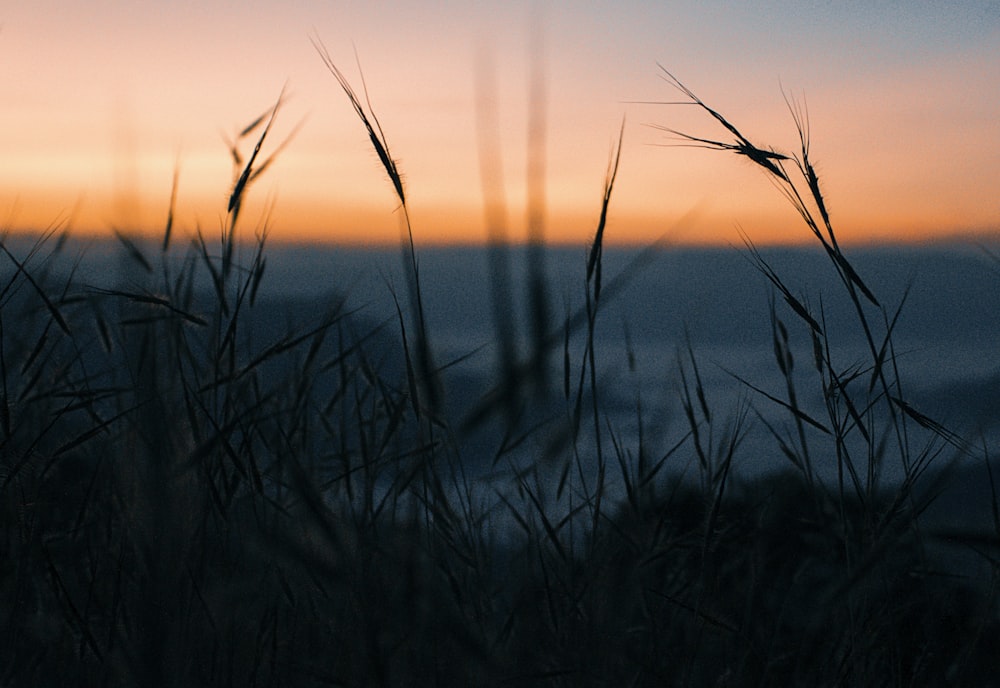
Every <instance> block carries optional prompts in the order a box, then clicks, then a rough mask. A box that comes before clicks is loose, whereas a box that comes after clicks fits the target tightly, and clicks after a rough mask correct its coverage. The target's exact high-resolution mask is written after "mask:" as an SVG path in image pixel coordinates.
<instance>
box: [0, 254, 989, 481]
mask: <svg viewBox="0 0 1000 688" xmlns="http://www.w3.org/2000/svg"><path fill="white" fill-rule="evenodd" d="M8 244H9V245H11V246H12V247H13V250H15V253H17V252H18V251H20V252H21V255H25V251H26V250H27V249H26V247H25V246H24V245H19V244H18V243H17V242H8ZM78 250H79V247H76V246H72V247H70V248H69V249H68V250H67V254H68V255H73V252H74V251H78ZM150 250H151V252H154V253H155V251H154V249H153V248H152V247H151V249H150ZM266 255H267V269H266V273H265V277H264V280H263V286H262V287H261V297H262V298H263V299H265V300H270V301H271V302H272V303H274V304H278V303H280V304H282V305H281V306H280V309H278V307H276V310H275V311H274V313H273V318H274V319H275V320H283V319H288V318H292V317H293V315H294V316H295V317H296V318H298V319H299V320H301V321H308V319H309V318H310V317H317V316H316V314H317V313H318V310H317V308H318V305H320V304H323V303H329V302H332V301H334V300H335V299H337V298H341V297H343V298H346V301H347V305H348V307H349V308H351V309H356V315H355V317H356V318H358V319H359V320H360V321H362V322H368V323H370V324H371V325H372V326H374V325H375V324H379V323H386V331H387V332H389V333H391V334H393V335H395V333H398V323H397V319H396V318H397V316H396V305H395V304H396V302H395V301H394V298H393V294H394V293H395V295H396V297H397V298H398V301H399V304H400V306H401V307H402V308H403V311H404V313H405V312H406V308H407V298H408V297H407V289H406V281H405V279H404V277H403V275H404V273H403V258H402V255H401V253H400V251H399V250H398V249H391V250H389V249H387V250H361V249H343V248H332V247H304V246H297V247H271V248H270V249H269V250H268V251H267V253H266ZM848 255H849V257H850V260H851V262H852V264H853V265H854V266H855V268H856V269H857V271H858V273H859V274H860V275H861V277H862V279H864V280H865V282H866V283H867V284H868V286H869V287H870V288H871V290H872V291H873V292H874V293H875V294H876V295H877V297H878V298H879V300H880V303H881V305H882V306H883V308H884V309H885V312H886V318H887V319H889V320H891V319H892V318H894V317H895V316H896V311H897V309H899V317H898V320H897V321H896V324H895V326H894V343H895V354H896V361H897V364H898V366H899V367H900V371H901V377H902V380H903V389H902V390H901V392H902V396H903V397H905V398H906V399H908V400H910V401H911V402H912V404H913V405H914V407H916V408H918V409H919V410H920V411H921V413H924V414H925V415H926V416H928V417H930V418H933V419H934V420H937V421H939V422H941V423H943V424H945V425H946V426H948V427H949V428H951V429H954V430H955V431H957V432H959V433H960V434H961V435H962V436H963V437H967V438H968V439H969V440H970V441H973V442H979V443H980V444H981V443H982V442H983V441H986V442H987V443H988V445H991V446H992V447H993V448H994V451H993V453H994V454H995V453H997V452H1000V445H998V444H997V439H998V437H1000V347H998V346H997V344H998V342H1000V264H998V263H996V262H995V261H994V260H993V259H992V258H991V257H990V256H989V255H987V254H986V253H985V252H984V251H982V250H980V249H978V248H976V247H974V246H960V245H947V246H946V245H936V246H925V247H881V248H867V249H852V250H849V251H848ZM762 256H763V258H764V260H766V261H767V263H768V265H769V266H770V267H771V268H773V270H774V272H775V273H776V274H778V275H779V276H780V277H781V279H782V280H783V281H784V282H785V283H786V284H787V286H788V287H789V288H790V290H791V291H792V292H793V293H794V294H795V295H796V297H797V298H799V299H800V300H801V301H802V302H803V303H806V304H807V305H808V306H809V308H810V309H811V310H812V312H813V313H814V314H815V315H816V317H817V318H818V319H822V321H823V323H824V328H825V331H826V332H827V334H828V336H829V341H830V347H831V350H832V352H833V356H834V359H835V362H836V363H837V364H838V366H840V367H841V368H842V369H844V370H846V369H848V368H850V367H851V365H853V364H855V363H857V364H862V365H869V364H870V356H868V354H867V348H866V345H865V340H864V339H863V337H862V336H861V329H860V328H859V326H858V320H857V314H856V313H855V312H854V310H853V307H852V305H851V302H850V301H849V299H847V298H846V296H845V291H844V289H843V287H842V286H841V285H840V284H838V281H837V276H836V273H835V271H834V270H833V268H832V266H831V264H830V262H829V260H828V259H827V258H826V257H825V256H824V255H823V254H822V252H821V251H820V250H818V249H816V248H802V249H768V250H763V251H762ZM173 257H174V258H176V259H177V260H179V259H180V254H179V253H178V255H176V256H173ZM248 257H249V256H244V258H245V259H248ZM507 260H508V261H509V265H510V270H511V276H510V277H511V278H510V285H511V290H510V293H508V294H507V295H506V296H505V298H504V302H505V303H507V304H509V306H508V307H509V309H510V313H511V314H512V316H513V323H514V328H513V329H514V331H513V333H512V334H513V335H514V337H515V338H516V339H517V341H518V342H519V344H520V347H521V350H522V352H523V351H526V349H527V346H528V336H529V333H528V331H527V325H528V322H529V316H528V294H527V285H528V283H529V281H528V279H527V275H526V253H525V250H524V249H522V248H512V249H510V250H509V252H508V254H507ZM586 260H587V254H586V249H584V248H582V247H581V248H554V249H550V250H548V251H547V253H546V256H545V269H546V275H547V281H546V285H547V286H546V289H547V291H548V304H549V313H550V314H551V317H550V322H551V326H552V328H553V330H555V331H557V333H561V331H562V327H563V323H564V321H565V320H566V318H567V317H571V316H572V315H573V314H574V313H576V312H578V311H579V310H580V309H582V308H583V307H584V304H585V294H586ZM63 262H64V264H65V265H69V264H71V261H69V260H64V261H63ZM130 265H131V263H130V261H129V260H128V259H126V258H124V257H123V256H122V253H121V251H120V250H118V249H115V248H109V247H108V246H105V245H100V244H99V245H95V246H92V247H91V248H90V249H89V250H88V251H87V253H86V255H85V257H84V259H83V260H82V262H81V263H80V265H79V266H78V268H77V270H78V272H77V274H78V276H79V277H80V278H81V279H82V280H84V281H86V282H88V283H92V284H95V285H105V286H107V285H108V284H109V283H113V284H118V285H121V284H128V283H129V282H130V281H135V280H137V279H138V277H137V276H136V272H135V270H134V269H133V268H131V267H130ZM489 265H490V263H489V254H488V252H487V251H486V250H485V249H482V248H431V249H424V250H419V251H418V266H419V272H420V279H421V286H422V294H423V299H424V307H425V311H426V316H427V324H428V331H429V333H430V339H431V342H432V345H433V347H434V353H435V357H436V360H437V362H438V363H439V364H446V363H449V362H452V361H459V360H460V359H461V362H460V363H458V364H456V365H454V366H453V367H450V368H449V369H448V376H449V377H448V379H449V380H450V381H451V389H450V390H449V391H450V394H451V396H452V397H453V398H454V399H455V400H456V401H455V403H456V405H466V406H467V405H469V404H474V403H475V401H476V400H477V399H478V398H481V397H482V396H483V395H484V394H485V393H486V392H487V391H488V389H489V388H490V386H491V384H492V383H493V382H495V374H494V371H495V370H496V343H497V341H498V337H497V335H496V327H495V322H494V318H493V315H492V314H493V312H494V310H493V309H494V306H493V299H494V297H495V294H494V293H493V291H494V283H493V281H492V280H491V278H490V270H489ZM0 274H2V275H7V274H10V265H9V263H8V264H7V265H4V266H3V268H2V271H0ZM602 283H603V287H604V293H603V295H602V299H601V302H600V304H599V309H598V312H597V316H596V324H597V331H596V340H595V349H596V353H597V360H598V367H599V369H600V371H601V384H600V386H601V388H603V389H604V394H605V398H604V399H602V401H603V403H604V404H605V407H606V409H607V411H608V413H609V417H610V418H611V419H612V420H613V422H616V423H618V424H619V430H620V432H621V433H622V437H625V438H628V437H630V436H632V435H633V434H634V433H635V432H636V431H637V429H636V425H637V423H636V406H637V404H638V403H640V400H641V404H642V407H643V409H644V411H645V413H647V414H648V417H649V420H648V421H646V422H652V421H655V422H657V423H659V424H661V425H663V426H664V427H668V426H669V428H670V429H672V430H673V431H675V432H676V431H679V430H680V429H683V427H684V420H683V417H682V415H681V412H680V407H679V403H678V399H679V392H680V388H681V384H680V373H679V370H680V365H681V362H682V361H683V362H684V365H685V366H688V374H689V375H690V372H691V371H690V367H689V366H690V362H689V359H688V354H687V342H690V345H691V348H692V349H693V351H694V353H695V360H696V361H697V364H698V368H699V374H700V376H701V379H702V382H703V384H704V386H705V389H706V396H707V398H708V401H709V402H710V404H711V405H712V407H713V409H714V410H715V411H716V412H717V414H718V417H723V418H724V417H727V416H734V415H735V414H736V413H737V411H738V409H739V408H741V406H740V405H741V404H744V405H745V404H747V403H749V404H751V405H752V408H753V409H754V411H753V412H751V413H750V414H749V416H748V417H749V419H750V420H751V424H752V425H753V426H754V428H755V429H754V431H753V432H751V433H750V434H749V435H748V439H747V442H748V444H749V446H750V450H748V451H747V452H746V454H747V455H748V456H752V457H754V458H753V459H748V460H747V462H746V463H747V464H749V465H746V466H745V468H746V469H747V470H749V471H751V472H752V471H753V470H756V468H757V466H754V465H752V464H753V462H754V461H761V462H762V466H763V467H765V468H766V467H767V466H771V467H773V465H774V464H773V462H774V461H780V459H772V458H770V457H772V456H773V455H774V454H776V453H777V452H776V451H775V450H774V442H773V440H771V439H770V438H769V437H768V436H767V433H766V431H765V430H764V429H763V424H762V423H761V422H760V420H761V419H773V420H774V421H775V422H782V421H787V414H785V413H783V412H780V409H778V408H777V407H776V406H775V405H774V404H773V402H770V401H768V400H767V399H766V398H765V397H764V396H763V395H762V394H760V393H759V392H755V391H752V390H751V389H750V388H749V387H748V386H747V385H745V384H743V383H742V382H740V380H739V379H737V378H742V379H743V380H744V381H746V382H748V383H750V384H752V385H754V386H756V387H758V388H759V389H761V390H763V391H765V392H767V393H769V394H772V395H774V396H777V397H780V398H785V390H784V383H783V380H782V378H781V376H780V374H779V371H778V368H777V365H776V363H775V358H774V348H773V342H772V325H771V320H770V317H769V310H770V303H771V302H772V301H773V302H774V304H775V312H776V313H777V315H778V317H779V318H780V319H781V321H782V322H783V323H784V324H785V325H786V326H787V328H788V331H789V336H790V340H791V342H792V347H793V353H794V356H795V362H796V368H795V369H796V382H797V385H798V386H799V389H800V393H801V394H802V397H803V404H805V405H807V406H809V405H811V408H814V409H820V408H821V404H822V400H821V399H819V397H818V393H817V391H816V390H818V385H817V383H816V372H815V370H814V368H813V367H812V360H813V353H812V343H811V339H810V337H809V333H808V330H807V328H806V327H805V326H803V324H802V323H801V322H800V321H799V320H798V319H797V318H796V316H795V315H794V314H793V313H792V312H791V310H790V309H789V308H788V307H787V306H785V304H784V303H783V302H782V299H781V297H780V295H776V294H775V290H774V289H773V288H772V286H771V285H770V283H769V282H768V280H767V278H766V277H765V276H764V275H763V274H762V273H761V271H760V270H758V269H757V268H756V267H755V266H754V265H753V264H752V263H751V261H750V260H748V257H747V254H746V252H745V251H740V250H737V249H690V248H689V249H670V250H663V251H661V252H658V253H655V254H648V253H643V252H642V251H640V250H632V249H608V250H606V251H605V252H604V255H603V272H602ZM202 287H205V288H207V282H206V283H204V284H202ZM289 304H291V305H289ZM866 308H867V309H868V312H869V314H871V315H872V316H873V317H875V318H876V319H878V320H880V319H881V318H882V316H881V315H880V314H879V311H878V309H875V308H873V307H871V306H870V305H868V306H866ZM296 314H297V315H296ZM303 324H308V323H307V322H303ZM560 337H561V335H560ZM393 339H394V338H393V337H389V338H388V339H387V340H386V341H390V340H393ZM395 339H396V340H398V337H395ZM559 341H560V344H559V346H558V347H557V349H558V350H557V351H554V352H553V355H552V357H551V359H550V361H549V363H550V366H551V368H552V371H553V376H552V378H553V380H554V381H555V382H556V383H558V385H561V380H562V374H563V372H562V367H561V366H562V360H561V346H562V345H561V338H560V340H559ZM570 349H571V360H572V363H573V366H574V367H573V372H572V374H573V380H574V384H575V382H576V380H577V379H578V376H579V366H580V364H581V361H582V356H583V341H582V337H581V336H579V334H577V335H575V336H574V337H573V339H572V340H571V347H570ZM689 382H690V377H689ZM758 413H759V416H758ZM755 443H756V444H755ZM754 446H757V447H759V449H758V450H757V451H754V450H753V447H754ZM768 462H771V463H768Z"/></svg>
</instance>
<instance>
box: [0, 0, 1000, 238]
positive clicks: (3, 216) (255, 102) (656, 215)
mask: <svg viewBox="0 0 1000 688" xmlns="http://www.w3.org/2000/svg"><path fill="white" fill-rule="evenodd" d="M751 5H752V6H751ZM314 41H319V42H321V43H322V44H323V45H324V46H325V47H326V49H327V50H328V52H329V54H330V56H331V58H332V59H333V61H334V62H335V63H336V64H337V65H338V67H339V68H340V69H341V71H342V72H343V73H344V75H345V76H346V78H347V79H348V80H349V81H350V82H351V83H352V84H353V85H354V87H355V89H356V90H357V91H358V92H359V93H361V92H363V90H362V83H361V73H363V75H364V84H365V86H367V93H368V97H369V99H370V103H371V106H372V108H373V110H374V112H375V114H376V116H377V117H378V119H379V121H380V123H381V125H382V128H383V130H384V132H385V136H386V138H387V141H388V144H389V148H390V152H391V154H392V155H393V157H394V158H395V159H396V161H397V163H398V166H399V169H400V171H401V172H402V175H403V178H404V183H405V189H406V194H407V207H408V209H409V213H410V218H411V221H412V228H413V235H414V238H415V240H416V241H417V242H418V243H423V244H438V243H454V242H461V243H477V242H482V241H484V240H485V239H486V238H487V237H488V236H504V237H507V238H508V239H510V240H513V241H520V240H523V239H524V238H525V236H526V232H527V229H526V228H527V225H528V221H527V210H526V207H527V200H526V199H527V196H528V195H529V194H528V188H529V186H531V185H529V184H528V182H527V179H528V175H527V169H528V159H529V155H528V152H529V150H533V151H535V152H536V156H535V157H534V159H535V160H541V161H543V169H544V173H543V174H542V176H541V178H542V179H543V181H542V182H541V183H540V184H537V185H534V186H532V187H531V188H534V189H536V190H538V191H540V192H541V193H544V199H545V200H544V206H543V208H544V212H543V215H542V216H543V218H544V223H543V228H544V236H545V238H546V240H547V241H551V242H554V243H583V242H588V241H590V240H591V238H592V237H593V234H594V230H595V228H596V225H597V220H598V215H599V212H600V205H601V198H602V194H603V187H604V180H605V176H606V173H607V170H608V165H609V158H610V156H611V154H612V151H613V150H614V146H615V144H616V142H617V140H618V134H619V131H620V130H621V129H622V123H623V122H624V129H623V132H624V133H623V144H622V151H621V161H620V169H619V175H618V178H617V182H616V187H615V191H614V194H613V196H612V199H611V208H610V214H609V217H608V225H607V229H606V234H605V237H606V241H608V242H609V243H618V244H636V243H638V244H643V243H649V242H652V241H655V240H658V239H660V238H665V239H666V240H668V241H673V242H677V243H709V244H720V243H721V244H724V243H727V242H739V238H738V237H739V231H743V232H746V234H747V235H749V236H750V238H751V239H753V240H754V241H755V242H757V243H761V244H765V243H775V242H794V243H800V242H806V241H808V240H809V239H810V235H809V233H808V230H807V229H805V227H804V226H802V224H801V222H800V221H798V220H797V216H796V215H795V212H794V210H793V209H792V208H791V206H790V205H789V203H788V202H787V200H785V199H784V198H783V197H782V195H781V193H780V192H779V191H778V190H777V189H776V188H775V187H774V186H773V185H772V184H771V183H770V182H769V181H768V180H767V179H766V177H765V176H764V174H763V173H762V172H760V171H759V170H757V169H755V168H754V166H753V165H752V164H751V163H749V162H748V161H746V160H742V159H739V158H737V157H735V156H732V155H728V154H724V153H721V152H716V151H708V150H704V149H696V148H690V147H682V146H679V145H677V144H678V141H677V140H676V139H675V138H673V137H671V136H670V135H669V134H667V133H666V132H664V131H663V130H662V129H660V128H658V127H670V128H673V129H679V130H682V131H685V132H690V133H692V134H696V135H699V136H705V137H708V138H715V139H720V140H725V138H726V132H725V130H723V129H722V128H721V127H720V126H719V125H718V123H716V122H714V121H712V120H711V118H709V117H708V116H706V115H705V113H699V112H698V111H697V110H696V109H694V108H690V107H684V106H677V105H664V104H650V103H649V101H672V100H677V98H678V95H679V94H678V93H677V91H676V90H674V89H673V88H672V87H671V85H670V84H669V83H668V82H667V81H666V80H665V79H664V74H663V72H662V68H666V69H668V70H669V71H670V72H671V73H672V74H674V75H675V76H677V77H678V78H679V79H680V80H681V81H683V82H684V83H685V84H686V85H687V86H688V87H689V88H691V89H692V90H693V91H694V92H695V93H696V94H698V95H699V96H700V97H701V98H702V99H703V100H704V101H705V102H706V103H708V104H709V105H711V106H712V107H713V108H715V109H716V110H718V111H720V112H721V113H723V114H724V115H725V116H726V117H727V118H728V119H729V120H730V121H731V122H733V123H734V124H735V125H736V126H737V127H739V128H740V130H741V131H743V133H744V134H746V135H747V136H748V137H749V138H750V139H751V140H752V141H753V142H754V143H755V144H757V145H759V146H761V147H766V146H771V147H774V148H775V149H777V150H782V151H787V152H795V151H796V150H797V146H798V138H797V134H796V131H795V127H794V123H793V121H792V118H791V116H790V114H789V110H788V106H787V105H786V102H785V97H786V96H789V97H792V98H795V99H796V100H798V101H799V102H804V103H805V104H806V106H807V107H808V112H809V120H810V133H811V138H812V151H811V152H812V157H813V159H814V160H815V162H816V164H817V169H818V171H819V173H820V175H821V178H822V181H823V184H824V192H825V195H826V198H827V201H828V204H829V207H830V211H831V214H832V219H833V223H834V227H835V228H836V230H837V232H838V235H839V237H840V238H841V240H843V241H845V242H868V241H875V242H884V241H919V240H925V239H935V238H945V237H949V236H952V235H955V234H969V233H972V234H979V233H992V234H993V235H995V234H996V233H997V232H998V231H1000V193H997V190H998V187H1000V184H998V181H997V180H998V179H1000V2H997V1H996V0H992V1H980V2H976V1H972V0H959V1H957V2H950V3H939V2H922V1H908V2H895V1H888V0H866V1H865V2H855V1H853V0H848V1H845V2H838V3H829V2H813V1H809V0H799V1H785V0H781V1H778V0H772V1H770V2H756V3H752V4H751V3H729V2H713V1H705V2H697V3H694V2H690V3H678V2H656V3H653V2H638V1H635V0H619V1H618V2H610V1H608V2H599V1H596V0H587V1H579V2H549V3H546V2H542V1H541V0H512V1H510V2H504V3H497V2H482V1H478V0H462V1H450V0H442V1H439V2H428V1H422V2H414V1H409V0H407V1H402V0H401V1H398V2H383V1H380V0H368V1H366V2H347V1H338V0H282V1H281V2H278V1H276V0H239V1H236V0H199V1H198V2H194V1H190V0H176V1H174V2H170V3H166V2H162V1H161V0H132V1H130V2H125V1H123V0H90V1H89V2H86V3H81V2H77V1H76V0H73V1H69V0H31V1H30V2H29V1H27V0H11V2H8V3H5V4H4V6H3V7H2V8H0V93H2V94H3V98H2V99H0V228H2V229H5V230H15V231H16V230H33V231H37V230H41V229H45V228H48V227H57V226H58V227H65V226H69V227H70V228H71V229H72V231H73V232H76V233H78V234H79V233H82V234H89V233H97V234H101V233H104V234H108V233H110V231H111V230H112V228H118V229H121V230H123V231H129V232H139V233H147V234H150V235H157V234H159V233H161V232H162V230H163V226H164V223H165V221H166V216H167V212H168V208H169V204H170V196H171V187H172V180H173V178H174V173H175V170H176V172H177V179H178V184H177V200H176V210H175V217H176V220H175V227H176V229H175V231H177V232H179V233H183V232H188V233H190V232H193V231H194V230H195V229H196V228H200V229H201V230H202V231H203V232H205V233H206V234H211V233H213V232H217V231H219V230H220V228H221V227H222V226H223V225H224V224H225V221H226V209H227V208H226V206H227V200H228V197H229V193H230V191H231V190H232V186H233V181H234V170H233V161H232V157H231V156H230V153H229V147H230V145H231V143H232V142H233V141H237V143H238V146H239V149H240V150H241V152H242V153H243V155H244V156H246V155H249V153H250V151H251V149H252V147H253V143H254V139H252V138H249V137H248V138H244V139H240V140H237V138H236V135H237V134H238V132H239V131H240V130H241V129H242V128H243V127H244V126H245V125H247V124H248V123H250V122H251V121H253V120H254V119H255V118H256V117H257V116H258V115H260V114H261V113H263V112H265V111H266V110H267V109H268V108H269V107H271V106H272V105H273V104H274V103H275V102H276V100H277V99H278V97H279V94H280V93H282V89H285V95H286V97H285V99H284V101H283V104H282V106H281V108H280V109H279V111H278V113H277V116H276V118H275V122H274V124H273V127H272V129H271V131H270V133H269V134H268V138H267V140H266V141H265V143H264V146H263V149H262V151H261V155H262V156H267V155H269V154H270V153H272V152H274V151H275V148H276V147H277V146H279V145H280V144H281V143H282V142H283V141H285V140H286V139H287V145H285V147H284V148H282V149H281V150H280V152H279V153H278V155H277V156H276V157H275V159H274V163H273V164H272V165H271V166H270V167H269V168H268V169H267V170H266V172H265V173H264V174H262V175H261V176H260V177H259V178H258V179H257V180H256V181H255V182H254V184H253V185H252V186H251V187H250V189H249V190H248V198H247V203H246V205H245V206H244V209H243V211H242V215H241V220H240V221H241V229H240V231H241V232H244V233H246V235H247V236H253V233H254V232H256V231H259V230H260V227H262V226H264V223H265V222H266V226H267V228H268V232H269V236H270V240H272V241H293V242H302V241H323V242H333V243H348V244H387V243H394V242H396V241H397V240H398V238H399V236H400V218H401V213H400V212H399V203H398V199H396V197H395V195H394V193H393V188H392V185H391V183H390V182H389V180H388V178H387V177H386V175H385V173H384V171H383V169H382V167H381V165H380V163H379V160H378V157H377V155H376V154H375V152H374V151H373V149H372V148H371V145H370V143H369V140H368V136H367V133H366V131H365V130H364V128H363V126H362V124H361V122H360V120H359V119H358V118H357V117H356V115H355V114H354V112H353V110H352V108H351V105H350V103H349V102H348V100H347V99H346V98H345V96H344V94H343V92H342V91H341V90H340V87H339V86H338V84H337V82H336V80H335V79H334V77H333V76H332V75H331V74H330V73H329V71H327V69H326V67H325V66H324V64H323V61H322V60H321V59H320V57H319V55H318V53H317V51H316V48H315V47H314V45H313V42H314ZM359 69H360V71H359ZM533 84H534V85H535V90H534V92H535V93H536V94H538V93H541V94H542V95H541V96H540V97H536V98H535V99H534V100H533V101H532V100H531V99H529V93H531V92H532V85H533ZM539 84H540V85H541V86H540V87H539ZM531 102H534V103H535V104H536V107H535V109H534V112H536V113H542V115H541V116H542V117H543V121H544V126H542V127H541V128H539V129H535V130H534V131H535V138H533V139H531V140H533V141H534V144H529V121H530V117H529V115H530V113H531V112H532V111H533V110H532V109H531V107H529V104H530V103H531ZM539 104H541V105H539ZM538 132H541V135H540V137H539V135H538ZM289 137H290V138H289ZM539 142H540V143H539ZM484 151H485V152H484ZM489 151H494V152H495V153H496V154H495V155H493V156H491V155H489V154H488V152H489ZM482 160H487V161H493V164H492V165H487V166H486V169H488V170H493V172H492V173H490V174H487V175H485V176H487V178H488V179H490V180H491V183H490V184H484V183H483V178H484V173H483V169H484V166H483V164H482ZM487 197H489V198H491V199H493V200H494V201H495V202H497V203H500V204H501V205H499V206H496V205H494V206H490V207H492V208H494V209H495V208H496V207H502V208H503V209H504V212H503V213H500V214H496V213H494V214H492V215H491V216H490V217H491V218H492V220H491V222H492V224H490V223H488V220H487V213H486V211H485V208H486V207H487V204H486V198H487ZM490 231H492V232H493V234H492V235H491V234H490Z"/></svg>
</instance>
